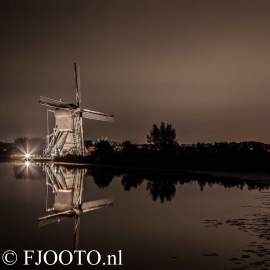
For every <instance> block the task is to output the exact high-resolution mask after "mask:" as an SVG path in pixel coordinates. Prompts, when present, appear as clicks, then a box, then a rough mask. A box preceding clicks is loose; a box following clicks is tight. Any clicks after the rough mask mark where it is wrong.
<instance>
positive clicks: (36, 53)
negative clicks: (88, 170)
mask: <svg viewBox="0 0 270 270" xmlns="http://www.w3.org/2000/svg"><path fill="white" fill-rule="evenodd" d="M269 14H270V1H268V0H266V1H261V0H253V1H251V0H237V1H235V0H233V1H230V0H223V1H219V0H214V1H208V0H197V1H196V0H186V1H181V0H175V1H170V0H166V1H165V0H134V1H131V0H106V1H105V0H86V1H83V0H76V1H75V0H72V1H70V0H53V1H50V0H46V1H43V0H32V1H28V0H17V1H12V0H1V2H0V21H1V24H0V25H1V26H0V27H1V43H0V56H1V72H0V87H1V91H0V99H1V106H0V111H1V116H2V117H1V120H0V121H1V129H0V141H9V142H11V141H13V140H14V139H15V138H16V137H19V136H27V137H36V136H38V137H45V135H46V109H47V107H45V106H41V105H39V103H38V100H39V96H40V95H43V96H46V97H50V98H53V99H59V98H61V100H62V101H66V102H69V103H70V102H75V83H74V75H73V64H74V63H75V62H76V63H79V64H80V65H81V85H82V107H83V108H87V109H91V110H96V111H101V112H108V113H113V114H114V115H115V123H114V124H112V123H106V122H98V121H93V120H87V119H86V120H84V131H85V138H86V139H93V140H95V139H97V138H99V137H101V136H107V137H109V139H113V140H115V141H119V142H122V141H125V140H131V141H132V142H134V143H135V142H136V143H144V142H146V134H147V133H148V132H149V130H150V129H151V127H152V125H153V124H154V123H156V124H160V123H161V121H164V122H165V123H171V124H172V125H173V127H175V129H176V132H177V138H178V141H179V142H180V143H196V142H198V141H200V142H215V141H243V140H256V141H262V142H265V143H269V142H270V104H269V101H270V89H269V86H270V76H269V70H270V16H269ZM50 123H51V126H52V125H53V115H51V116H50Z"/></svg>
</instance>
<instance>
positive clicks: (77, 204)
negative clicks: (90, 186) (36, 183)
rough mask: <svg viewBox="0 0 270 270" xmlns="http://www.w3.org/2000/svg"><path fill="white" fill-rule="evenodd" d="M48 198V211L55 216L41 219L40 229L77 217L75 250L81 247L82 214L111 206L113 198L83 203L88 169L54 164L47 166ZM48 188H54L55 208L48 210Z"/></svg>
mask: <svg viewBox="0 0 270 270" xmlns="http://www.w3.org/2000/svg"><path fill="white" fill-rule="evenodd" d="M45 172H46V185H47V198H46V209H47V211H52V210H53V211H54V214H52V215H47V216H45V217H40V218H39V219H38V227H42V226H45V225H48V224H51V223H54V222H60V221H61V220H62V219H65V218H73V217H75V228H74V241H73V250H77V249H78V247H79V230H80V214H81V213H85V212H88V211H93V210H97V209H100V208H103V207H107V206H111V205H112V204H113V198H110V199H103V200H97V201H90V202H85V203H82V192H83V178H84V175H85V173H86V169H82V168H74V167H73V168H68V167H64V166H55V165H54V164H53V163H47V164H45ZM48 186H51V187H52V191H53V193H54V195H55V196H54V204H53V208H51V209H48V207H47V202H48Z"/></svg>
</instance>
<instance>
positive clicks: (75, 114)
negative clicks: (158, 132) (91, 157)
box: [39, 63, 114, 157]
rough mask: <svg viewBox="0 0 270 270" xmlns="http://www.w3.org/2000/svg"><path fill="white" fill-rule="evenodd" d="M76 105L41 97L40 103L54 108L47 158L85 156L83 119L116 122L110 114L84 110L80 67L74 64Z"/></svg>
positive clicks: (45, 153)
mask: <svg viewBox="0 0 270 270" xmlns="http://www.w3.org/2000/svg"><path fill="white" fill-rule="evenodd" d="M74 75H75V86H76V104H73V103H66V102H62V101H61V100H54V99H50V98H47V97H44V96H40V99H39V103H40V104H41V105H45V106H48V107H53V108H54V111H53V112H54V116H55V128H54V129H53V133H52V134H49V127H48V114H47V130H48V135H47V140H46V141H47V145H46V149H45V151H44V156H45V157H53V156H65V155H67V154H72V155H84V153H85V151H84V140H83V124H82V118H87V119H92V120H99V121H106V122H114V116H113V115H112V114H108V113H102V112H96V111H91V110H88V109H82V108H81V104H82V99H81V82H80V65H78V64H76V63H75V64H74Z"/></svg>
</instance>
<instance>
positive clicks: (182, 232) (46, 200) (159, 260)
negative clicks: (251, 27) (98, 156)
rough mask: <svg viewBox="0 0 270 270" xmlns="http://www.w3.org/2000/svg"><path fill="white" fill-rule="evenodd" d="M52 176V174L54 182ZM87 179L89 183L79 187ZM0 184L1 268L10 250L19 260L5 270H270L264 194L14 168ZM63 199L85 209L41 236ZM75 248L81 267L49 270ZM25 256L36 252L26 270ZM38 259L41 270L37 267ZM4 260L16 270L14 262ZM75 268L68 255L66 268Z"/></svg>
mask: <svg viewBox="0 0 270 270" xmlns="http://www.w3.org/2000/svg"><path fill="white" fill-rule="evenodd" d="M50 170H51V171H50ZM46 173H47V174H48V173H49V174H51V176H48V175H47V180H46ZM80 174H81V175H84V174H86V175H85V176H84V178H83V179H81V178H80V176H79V175H80ZM0 181H1V189H0V202H1V225H0V226H1V227H0V228H1V234H0V246H1V250H0V251H1V258H2V254H3V253H4V252H5V251H6V250H13V251H15V252H16V253H17V257H18V260H17V262H16V263H15V264H14V265H13V266H6V265H5V264H3V263H2V262H1V264H0V268H1V269H51V268H53V269H91V268H94V269H106V268H107V269H108V268H119V269H270V245H269V244H270V241H269V240H270V233H269V220H270V215H269V213H270V193H269V191H268V189H267V187H266V188H265V187H263V188H262V187H257V186H256V185H249V187H247V186H246V185H245V183H244V182H239V181H232V180H231V181H229V182H228V181H226V182H222V181H219V180H212V179H210V178H209V179H200V178H197V179H195V178H194V179H193V178H189V177H188V176H176V175H171V174H169V173H168V174H164V173H162V174H161V173H153V174H151V173H149V172H148V173H137V172H136V171H135V172H129V173H121V172H119V171H118V172H113V171H111V170H110V171H108V170H106V169H92V170H86V169H84V170H83V171H82V170H79V169H74V168H71V167H69V168H65V167H55V166H50V167H48V166H47V169H46V166H45V167H44V166H43V167H42V166H41V167H36V166H33V165H30V166H26V165H24V164H15V165H14V164H9V163H1V164H0ZM52 181H54V182H52ZM46 182H47V183H48V184H47V185H46ZM76 185H77V186H76ZM81 188H83V189H82V193H80V191H81ZM56 189H58V191H57V190H56ZM53 190H54V193H53ZM61 190H62V191H63V190H66V191H65V192H67V191H70V192H73V193H72V194H73V195H74V196H75V197H76V196H77V197H76V198H78V200H77V199H76V202H78V204H77V205H76V202H74V200H73V201H71V204H72V206H71V208H70V209H71V210H70V212H69V213H68V214H66V215H65V214H61V215H60V214H59V216H57V217H56V218H47V219H44V220H43V222H45V223H43V224H39V225H40V227H39V226H38V218H40V217H44V216H46V215H51V214H54V211H50V212H46V209H48V208H52V207H54V206H55V207H56V206H57V205H56V202H58V203H59V202H60V203H62V204H63V205H65V203H66V204H68V203H69V202H65V199H63V198H67V197H63V198H62V197H61V196H63V193H61V194H60V193H59V192H60V191H61ZM47 192H48V195H47ZM76 192H77V193H78V194H77V195H76V194H75V193H76ZM59 194H60V195H59ZM80 194H81V196H80ZM57 196H58V197H57ZM56 197H57V198H56ZM107 198H113V205H112V206H108V207H99V208H98V209H96V210H94V209H95V208H93V205H92V204H91V202H92V201H95V200H102V199H107ZM80 199H81V201H80ZM86 202H87V203H88V202H89V203H90V204H84V203H86ZM83 205H84V207H86V206H87V205H88V207H90V206H91V205H92V206H91V207H92V208H91V209H90V208H89V209H88V210H93V211H85V212H83V211H82V210H83V209H82V206H83ZM89 205H90V206H89ZM58 206H59V205H58ZM80 208H81V209H80ZM64 210H65V209H64ZM58 212H59V211H58ZM60 212H61V211H60ZM76 218H79V221H80V224H79V227H78V230H76ZM59 221H60V222H59ZM77 221H78V219H77ZM41 225H43V226H41ZM77 225H78V224H77ZM74 232H76V234H75V242H74ZM76 241H77V242H76ZM74 243H75V249H76V250H84V251H85V253H86V254H84V253H82V256H81V258H82V262H81V264H82V265H79V266H78V259H79V258H78V255H77V256H73V258H72V259H73V261H72V262H71V263H70V264H69V265H66V266H63V265H62V264H61V263H60V262H59V258H58V260H57V262H56V263H55V264H54V265H53V266H49V265H46V263H45V262H44V254H45V253H46V252H47V251H49V250H53V251H54V252H55V253H53V252H52V251H49V252H47V257H46V259H47V263H48V264H52V263H53V262H54V260H55V254H57V256H59V254H60V253H61V252H62V251H63V250H68V251H70V253H71V254H74V253H73V245H74ZM25 250H32V251H33V252H32V253H31V252H29V253H28V254H29V256H33V257H32V259H31V258H29V259H28V264H29V265H28V266H26V265H24V264H25ZM38 250H40V253H41V254H42V261H43V262H42V263H41V265H35V262H37V263H39V257H38ZM41 250H42V252H41ZM93 250H95V251H93ZM91 251H92V252H91ZM89 252H91V253H90V255H89V260H90V262H91V263H92V264H96V263H97V262H99V263H98V264H97V265H95V266H94V265H90V264H89V262H88V261H87V254H88V253H89ZM99 254H100V258H99V256H98V255H99ZM107 255H115V259H116V260H115V264H117V266H108V265H107V264H108V257H107ZM6 258H7V259H8V260H9V261H12V260H13V258H14V256H13V255H12V254H9V255H7V257H6ZM69 260H70V255H69V253H68V252H67V251H65V252H64V253H63V257H62V261H63V263H66V264H68V263H69ZM99 260H100V261H99ZM113 263H114V257H111V264H113ZM120 263H121V264H122V265H119V264H120ZM104 264H105V265H104Z"/></svg>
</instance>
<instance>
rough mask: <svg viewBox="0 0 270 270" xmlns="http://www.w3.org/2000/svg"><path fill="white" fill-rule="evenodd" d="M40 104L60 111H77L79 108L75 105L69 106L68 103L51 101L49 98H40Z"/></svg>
mask: <svg viewBox="0 0 270 270" xmlns="http://www.w3.org/2000/svg"><path fill="white" fill-rule="evenodd" d="M39 104H41V105H46V106H49V107H54V108H59V109H68V110H70V109H76V108H77V106H76V105H75V104H68V103H66V102H62V101H59V100H56V99H51V98H47V97H43V96H40V98H39Z"/></svg>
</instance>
